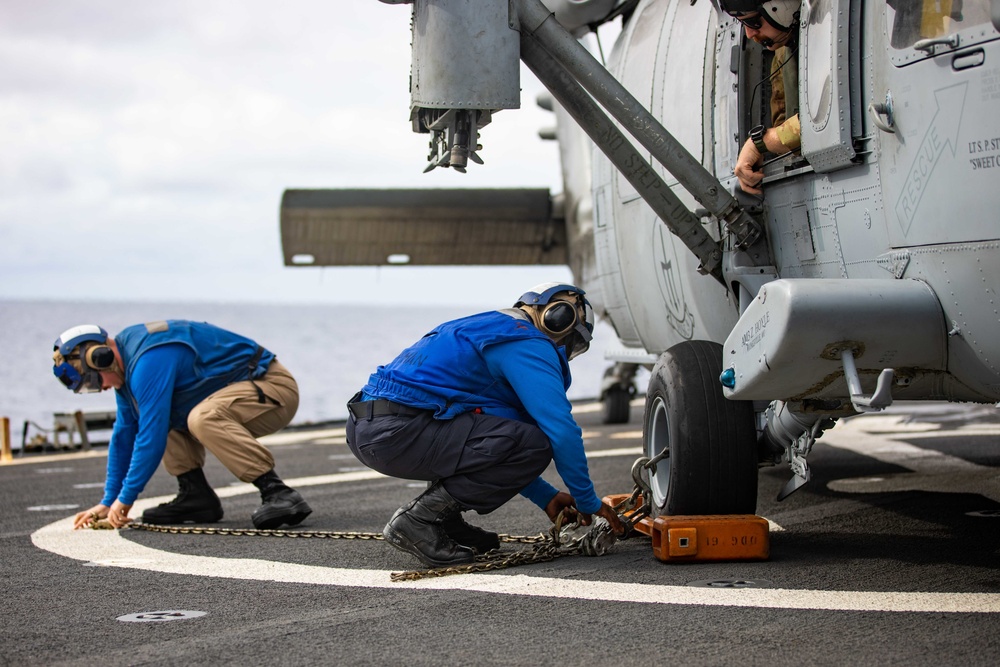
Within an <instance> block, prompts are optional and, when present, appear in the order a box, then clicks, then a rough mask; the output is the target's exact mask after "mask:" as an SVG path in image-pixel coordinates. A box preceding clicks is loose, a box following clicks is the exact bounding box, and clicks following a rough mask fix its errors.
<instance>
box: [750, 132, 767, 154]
mask: <svg viewBox="0 0 1000 667" xmlns="http://www.w3.org/2000/svg"><path fill="white" fill-rule="evenodd" d="M750 141H752V142H753V145H754V146H756V147H757V150H759V151H760V154H761V155H763V154H764V153H766V152H767V144H765V143H764V126H763V125H758V126H757V127H755V128H753V129H752V130H750Z"/></svg>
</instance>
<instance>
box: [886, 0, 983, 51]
mask: <svg viewBox="0 0 1000 667" xmlns="http://www.w3.org/2000/svg"><path fill="white" fill-rule="evenodd" d="M990 1H991V0H888V2H887V5H888V9H887V10H886V11H887V12H888V16H887V18H888V23H889V26H890V38H889V43H890V44H892V47H893V48H895V49H908V48H910V47H912V46H913V45H914V44H916V43H917V42H918V41H920V40H922V39H933V38H936V37H944V36H946V35H953V34H955V33H958V32H961V31H963V30H965V29H967V28H972V27H975V26H978V25H981V24H984V23H986V24H988V23H990Z"/></svg>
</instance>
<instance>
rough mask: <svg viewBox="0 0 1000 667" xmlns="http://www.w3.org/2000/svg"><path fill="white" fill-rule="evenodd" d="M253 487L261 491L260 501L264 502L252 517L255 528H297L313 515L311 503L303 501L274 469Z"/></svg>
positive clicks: (262, 476)
mask: <svg viewBox="0 0 1000 667" xmlns="http://www.w3.org/2000/svg"><path fill="white" fill-rule="evenodd" d="M253 485H254V486H256V487H257V488H258V489H260V499H261V500H262V501H263V502H264V504H263V505H261V506H260V507H258V508H257V509H256V510H254V513H253V514H252V515H251V516H250V519H251V520H252V521H253V525H254V528H263V529H271V528H277V527H279V526H281V525H283V524H288V525H289V526H297V525H298V524H300V523H302V520H303V519H305V518H306V517H307V516H309V515H310V514H312V508H311V507H309V503H307V502H306V501H305V500H303V499H302V496H300V495H299V492H298V491H296V490H295V489H293V488H291V487H289V486H287V485H286V484H285V483H284V482H282V481H281V478H280V477H278V475H277V474H276V473H275V472H274V469H271V470H268V471H267V472H266V473H264V474H263V475H261V476H260V477H258V478H257V479H255V480H254V481H253Z"/></svg>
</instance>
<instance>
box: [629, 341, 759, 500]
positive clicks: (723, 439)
mask: <svg viewBox="0 0 1000 667" xmlns="http://www.w3.org/2000/svg"><path fill="white" fill-rule="evenodd" d="M721 372H722V346H721V345H719V344H718V343H713V342H709V341H685V342H683V343H679V344H678V345H675V346H674V347H672V348H670V349H669V350H667V351H666V352H664V353H663V354H662V355H660V358H659V360H658V361H657V362H656V365H655V366H654V367H653V371H652V374H651V376H650V379H649V386H648V388H647V389H646V409H645V415H644V419H643V429H642V441H643V448H644V450H645V454H646V456H648V457H649V458H651V459H652V458H655V457H657V456H659V455H660V454H662V453H663V452H664V450H668V453H667V455H666V456H664V457H663V458H662V459H661V460H660V461H659V462H658V463H657V465H656V470H655V472H652V474H651V475H650V487H651V491H652V496H653V497H652V499H651V500H652V504H653V514H654V515H656V514H657V513H660V514H669V515H689V514H753V513H754V512H755V511H756V508H757V431H756V427H755V425H754V414H753V403H752V402H750V401H730V400H727V399H726V398H725V396H724V395H723V393H722V385H721V384H720V383H719V374H720V373H721Z"/></svg>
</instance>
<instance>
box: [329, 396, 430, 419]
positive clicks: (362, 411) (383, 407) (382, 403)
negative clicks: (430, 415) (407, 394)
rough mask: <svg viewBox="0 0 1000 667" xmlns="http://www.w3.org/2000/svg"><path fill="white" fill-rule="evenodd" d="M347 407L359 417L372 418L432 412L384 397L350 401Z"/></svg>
mask: <svg viewBox="0 0 1000 667" xmlns="http://www.w3.org/2000/svg"><path fill="white" fill-rule="evenodd" d="M347 408H348V409H349V410H350V411H351V414H353V415H354V416H355V417H356V418H357V419H370V418H372V417H383V416H385V415H402V416H407V417H409V416H414V415H419V414H424V413H426V412H430V411H429V410H421V409H419V408H411V407H410V406H408V405H403V404H401V403H394V402H393V401H389V400H386V399H384V398H377V399H375V400H374V401H359V402H357V403H348V404H347Z"/></svg>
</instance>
